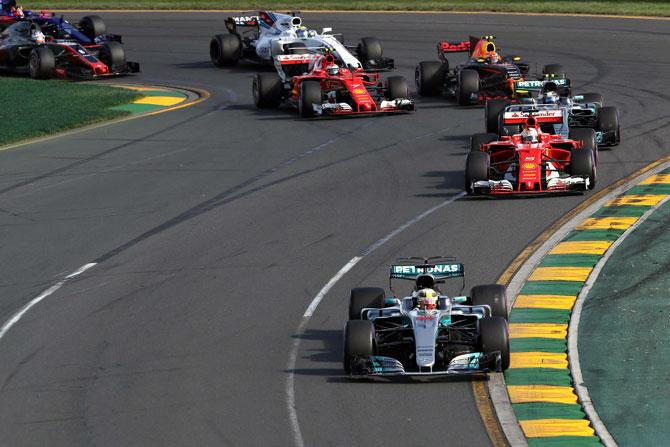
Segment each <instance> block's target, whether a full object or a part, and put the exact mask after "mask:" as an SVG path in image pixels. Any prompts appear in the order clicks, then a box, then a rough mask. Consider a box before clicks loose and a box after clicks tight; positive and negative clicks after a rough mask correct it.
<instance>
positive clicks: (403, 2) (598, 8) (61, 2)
mask: <svg viewBox="0 0 670 447" xmlns="http://www.w3.org/2000/svg"><path fill="white" fill-rule="evenodd" d="M26 6H27V7H30V8H32V9H44V8H47V9H232V10H254V9H257V8H265V9H270V10H301V9H302V10H360V11H362V10H384V11H407V10H416V11H488V12H526V13H576V14H608V15H633V16H665V17H668V16H670V1H668V0H643V1H631V0H507V1H503V0H488V1H486V0H484V1H474V0H452V1H430V0H415V1H412V0H362V1H351V0H329V1H325V0H296V1H267V2H258V1H248V0H246V1H245V0H241V1H234V0H197V1H195V0H42V1H37V2H34V3H30V4H26Z"/></svg>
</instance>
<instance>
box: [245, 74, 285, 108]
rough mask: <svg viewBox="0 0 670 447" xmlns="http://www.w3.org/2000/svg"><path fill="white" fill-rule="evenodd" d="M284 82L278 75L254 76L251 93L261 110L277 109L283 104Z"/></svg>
mask: <svg viewBox="0 0 670 447" xmlns="http://www.w3.org/2000/svg"><path fill="white" fill-rule="evenodd" d="M282 89H283V86H282V81H281V78H280V77H279V75H277V73H258V74H257V75H256V76H254V81H253V84H252V86H251V93H252V95H253V97H254V104H256V107H258V108H259V109H267V108H277V107H279V105H280V104H281V102H282Z"/></svg>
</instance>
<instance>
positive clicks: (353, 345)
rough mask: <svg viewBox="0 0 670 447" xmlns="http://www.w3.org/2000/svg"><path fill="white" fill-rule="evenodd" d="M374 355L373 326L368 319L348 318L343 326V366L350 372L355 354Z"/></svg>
mask: <svg viewBox="0 0 670 447" xmlns="http://www.w3.org/2000/svg"><path fill="white" fill-rule="evenodd" d="M370 355H375V327H374V325H373V324H372V322H371V321H368V320H350V321H347V324H346V325H345V326H344V356H343V359H342V360H343V361H342V363H343V366H344V370H345V371H346V373H347V374H351V365H352V360H354V358H355V357H356V356H370Z"/></svg>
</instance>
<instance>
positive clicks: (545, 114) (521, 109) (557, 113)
mask: <svg viewBox="0 0 670 447" xmlns="http://www.w3.org/2000/svg"><path fill="white" fill-rule="evenodd" d="M564 113H565V112H564V109H563V108H561V107H556V106H555V105H553V104H534V105H531V104H528V105H512V106H508V107H507V108H506V109H505V112H504V113H503V124H504V125H508V124H523V123H525V122H526V120H527V119H528V117H531V116H532V117H534V118H535V120H536V121H537V122H538V123H562V122H563V119H564V117H563V115H564Z"/></svg>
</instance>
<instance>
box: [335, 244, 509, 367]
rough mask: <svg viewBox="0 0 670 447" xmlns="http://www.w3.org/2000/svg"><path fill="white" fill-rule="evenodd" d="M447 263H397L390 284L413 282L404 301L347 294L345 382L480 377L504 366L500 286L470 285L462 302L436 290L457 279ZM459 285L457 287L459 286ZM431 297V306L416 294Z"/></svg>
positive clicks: (380, 293) (459, 274) (458, 272)
mask: <svg viewBox="0 0 670 447" xmlns="http://www.w3.org/2000/svg"><path fill="white" fill-rule="evenodd" d="M463 276H464V268H463V264H461V263H458V262H456V261H455V260H454V259H453V258H445V257H434V258H428V259H424V258H403V259H399V260H398V261H397V262H396V264H394V265H392V266H391V270H390V280H389V282H391V280H393V279H399V280H409V281H413V283H414V287H413V289H412V291H411V292H410V294H409V295H407V296H404V297H403V296H397V294H396V293H395V292H394V291H393V287H392V284H391V285H390V288H391V292H392V293H391V296H387V295H386V293H385V291H384V289H382V288H377V287H359V288H356V289H352V290H351V295H350V299H349V321H347V323H346V326H345V328H344V352H343V366H344V370H345V371H346V373H347V374H349V375H350V376H351V377H352V378H361V377H389V376H441V375H463V374H483V373H487V372H491V371H504V370H506V369H507V368H508V367H509V362H510V355H509V334H508V326H507V302H506V292H505V287H504V286H501V285H482V286H476V287H473V288H472V290H471V291H470V295H469V296H462V290H463V288H462V287H461V296H448V295H445V294H444V293H442V292H441V291H440V289H439V286H440V284H443V283H445V281H446V280H448V279H450V278H461V279H462V278H463ZM463 283H464V281H463ZM427 294H432V296H433V297H432V299H433V301H432V304H430V305H427V304H426V303H423V302H422V296H426V295H427Z"/></svg>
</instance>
